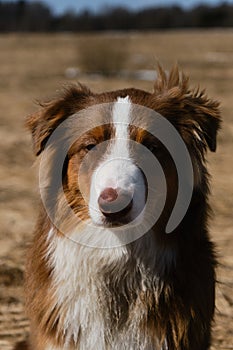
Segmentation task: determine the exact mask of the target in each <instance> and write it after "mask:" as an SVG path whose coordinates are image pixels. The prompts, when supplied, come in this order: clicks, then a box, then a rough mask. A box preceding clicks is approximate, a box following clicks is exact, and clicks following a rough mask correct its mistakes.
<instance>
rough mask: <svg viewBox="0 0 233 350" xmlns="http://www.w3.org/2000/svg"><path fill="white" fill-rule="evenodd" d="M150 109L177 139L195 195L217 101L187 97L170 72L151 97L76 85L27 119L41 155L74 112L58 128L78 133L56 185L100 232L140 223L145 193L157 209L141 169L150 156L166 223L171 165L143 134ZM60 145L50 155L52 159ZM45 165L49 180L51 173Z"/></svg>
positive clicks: (174, 187)
mask: <svg viewBox="0 0 233 350" xmlns="http://www.w3.org/2000/svg"><path fill="white" fill-rule="evenodd" d="M80 111H85V112H84V116H83V115H82V116H79V112H80ZM150 111H152V112H155V113H159V114H160V115H161V116H163V117H164V118H165V119H166V120H167V121H169V123H170V124H171V125H172V126H173V128H174V129H175V130H176V132H178V134H179V135H180V137H181V138H182V140H183V141H184V144H185V145H186V147H187V149H188V152H189V154H190V158H191V161H192V165H193V174H194V190H195V191H197V192H198V191H201V190H202V183H203V177H204V176H205V167H204V165H203V164H204V154H205V151H206V149H207V148H210V149H211V150H212V151H214V150H215V147H216V133H217V130H218V127H219V111H218V103H216V102H213V101H210V100H208V99H207V97H206V96H204V95H203V94H202V93H198V92H194V91H190V90H189V89H188V86H187V80H186V79H185V78H180V77H179V73H178V71H176V70H173V71H172V72H171V74H170V76H165V75H164V73H163V72H162V71H160V75H159V77H158V80H157V82H156V84H155V91H154V93H152V94H150V93H146V92H144V91H141V90H135V89H126V90H120V91H114V92H109V93H103V94H93V93H92V92H90V91H89V90H87V89H86V88H83V87H80V88H72V89H70V90H69V91H68V92H67V93H66V94H65V95H64V97H62V98H60V99H59V100H55V101H53V102H50V103H49V104H47V105H45V106H44V108H43V110H42V111H41V112H39V113H38V114H36V115H33V116H31V117H30V118H29V119H28V122H27V124H28V126H29V127H30V129H31V131H32V134H33V141H34V149H35V152H36V154H37V155H38V154H40V153H41V152H43V151H44V149H45V150H46V147H47V146H46V147H45V145H46V143H47V144H48V143H49V141H48V140H49V139H50V137H51V135H52V133H53V132H54V131H55V130H56V129H57V128H58V127H60V126H61V125H62V123H63V122H64V121H67V120H68V119H69V118H70V117H71V116H73V115H75V114H76V118H73V119H72V120H71V121H69V123H67V125H66V127H65V130H66V132H67V129H69V135H71V138H72V135H73V134H75V131H76V130H79V132H78V137H77V138H75V137H74V139H72V142H70V145H69V147H68V148H67V154H66V157H65V159H64V164H63V169H62V185H63V190H64V192H65V195H66V198H67V201H68V202H69V205H70V206H71V208H72V209H73V210H74V212H75V213H76V215H77V216H79V217H80V218H81V219H82V220H89V219H91V221H92V222H93V223H94V224H95V225H98V226H103V227H115V226H116V227H118V226H122V225H125V224H128V223H130V222H137V220H139V221H142V220H143V211H144V208H145V204H146V202H147V198H148V193H149V192H151V191H152V193H153V198H154V202H155V208H154V209H156V201H157V203H159V201H160V195H161V193H160V192H161V191H162V187H163V184H162V183H160V181H161V179H160V176H157V174H156V171H155V170H154V172H153V171H151V174H150V177H151V178H150V180H148V172H147V173H145V171H144V169H143V166H146V167H147V168H148V167H149V165H150V164H148V159H150V158H148V157H149V153H150V154H151V155H152V156H153V157H155V158H156V159H157V160H158V162H159V164H160V165H161V168H162V170H163V173H164V177H165V179H166V196H165V202H166V204H165V218H166V220H167V218H168V216H169V215H170V214H171V211H172V208H173V206H174V203H175V200H176V196H177V193H178V183H179V179H178V174H177V169H176V164H175V162H174V159H173V157H172V156H171V154H170V152H169V150H168V148H167V147H166V144H163V142H161V140H160V138H159V135H154V134H153V133H152V132H151V131H150V130H151V128H150V127H151V124H153V121H154V120H153V118H156V115H152V116H151V115H150V118H147V116H145V114H151V113H150ZM152 114H153V113H152ZM96 120H97V122H96ZM67 126H68V127H67ZM80 130H81V131H80ZM62 137H63V134H62V136H61V139H62ZM62 143H63V140H61V142H60V143H58V144H59V145H60V146H58V147H57V149H56V150H55V153H54V152H53V154H56V156H58V157H59V147H61V144H62ZM50 146H51V145H50ZM52 146H54V145H52ZM174 147H176V146H175V143H174ZM146 159H147V164H146V165H145V160H146ZM149 162H150V160H149ZM51 164H52V161H51ZM51 166H52V165H51ZM52 167H53V170H52V172H51V173H50V176H51V177H52V176H53V175H52V174H53V173H54V172H56V169H55V166H54V165H53V166H52ZM188 181H189V180H188V179H187V182H188ZM163 190H164V189H163ZM203 190H205V189H203ZM195 191H194V192H195ZM53 195H54V194H53ZM57 196H58V194H57ZM154 209H153V210H154Z"/></svg>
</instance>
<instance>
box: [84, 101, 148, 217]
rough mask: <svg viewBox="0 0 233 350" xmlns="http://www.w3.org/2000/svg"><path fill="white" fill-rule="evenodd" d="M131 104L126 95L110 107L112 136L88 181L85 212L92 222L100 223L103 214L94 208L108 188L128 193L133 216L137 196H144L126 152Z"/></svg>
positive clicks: (138, 175) (138, 200)
mask: <svg viewBox="0 0 233 350" xmlns="http://www.w3.org/2000/svg"><path fill="white" fill-rule="evenodd" d="M131 109H132V103H131V101H130V98H129V97H128V96H127V97H124V98H122V97H118V99H117V101H116V102H115V103H114V105H113V109H112V125H113V129H114V135H113V137H112V139H111V140H109V145H108V150H107V152H106V154H105V156H104V159H103V161H102V162H101V163H100V164H99V166H98V167H97V168H96V169H95V171H94V173H93V176H92V180H91V191H90V200H89V212H90V216H91V218H92V220H93V221H94V222H95V223H98V224H101V222H102V218H103V215H102V213H101V212H100V209H99V207H98V198H99V196H100V194H101V192H102V191H104V190H105V189H106V188H108V187H112V188H115V189H118V190H122V191H125V192H127V193H128V194H130V195H132V197H133V198H134V205H133V207H132V209H131V214H132V216H133V217H136V216H137V213H138V212H139V211H140V210H139V209H141V208H139V203H142V202H143V201H140V198H144V195H145V188H144V187H145V186H144V180H143V177H142V174H141V171H140V169H139V168H138V167H137V166H136V165H135V164H134V161H133V159H132V157H131V154H130V141H131V140H130V131H129V124H130V117H131Z"/></svg>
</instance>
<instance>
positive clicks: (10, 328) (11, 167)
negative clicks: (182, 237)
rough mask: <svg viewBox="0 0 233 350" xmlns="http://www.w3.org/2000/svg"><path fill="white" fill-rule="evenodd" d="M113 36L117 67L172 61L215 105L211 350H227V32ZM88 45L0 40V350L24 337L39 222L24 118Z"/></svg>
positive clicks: (230, 241) (231, 221)
mask: <svg viewBox="0 0 233 350" xmlns="http://www.w3.org/2000/svg"><path fill="white" fill-rule="evenodd" d="M111 35H113V34H108V36H111ZM115 37H116V34H115ZM95 38H98V36H95ZM117 38H118V39H119V40H123V45H125V46H126V47H127V55H128V60H127V62H125V66H124V67H122V69H127V70H130V71H132V72H134V71H135V70H139V69H149V70H153V69H154V68H155V67H156V62H157V61H158V60H159V61H160V62H161V63H162V64H163V66H164V67H165V68H166V69H169V67H171V66H172V64H173V63H174V62H178V63H179V65H180V66H181V67H182V69H183V70H184V71H185V72H186V73H187V74H188V75H189V76H190V80H191V84H192V85H194V86H195V85H198V84H200V85H201V87H203V88H206V89H207V91H208V94H209V95H210V96H212V97H214V98H215V99H218V100H220V101H221V105H222V107H221V109H222V115H223V120H224V124H223V128H222V131H221V133H220V135H219V143H218V149H217V153H216V154H209V169H210V172H211V174H212V196H211V203H212V206H213V209H214V217H213V219H212V222H211V234H212V237H213V239H214V241H215V242H216V244H217V250H218V254H219V259H220V262H221V264H220V266H219V269H218V281H219V284H218V286H217V310H216V320H215V325H214V330H213V346H212V350H218V349H233V289H232V287H233V237H232V229H233V176H232V174H233V160H232V151H233V150H232V145H233V142H232V141H233V112H232V111H233V95H232V92H233V31H213V32H211V31H205V32H203V31H195V32H164V33H146V34H140V33H131V34H118V35H117ZM89 40H92V42H93V36H84V35H82V36H79V35H74V34H69V33H64V34H57V35H1V36H0V51H1V55H0V74H1V79H0V106H1V117H0V118H1V119H0V125H1V129H0V146H1V154H0V176H1V184H0V186H1V191H0V208H1V211H0V227H1V236H0V349H1V350H11V349H12V346H13V343H14V342H15V341H17V340H20V339H23V338H24V337H25V335H26V334H27V332H28V321H27V318H26V317H25V315H24V308H23V300H24V298H23V271H24V263H25V250H26V248H27V245H28V243H29V241H30V239H31V237H32V231H33V226H34V223H35V219H36V216H37V208H38V191H37V180H36V169H35V168H34V167H33V159H34V158H33V155H32V150H31V143H30V135H29V134H28V133H27V132H26V131H25V129H24V126H23V124H24V118H25V116H26V115H27V114H29V113H31V112H33V111H34V110H36V106H35V104H34V101H35V100H36V99H47V98H48V97H51V96H54V95H55V94H56V92H57V90H59V89H61V88H62V86H63V85H64V84H67V83H68V84H69V83H71V82H72V80H71V79H68V78H67V74H65V72H66V70H67V68H68V67H77V68H80V67H79V62H80V52H81V50H82V45H84V43H87V42H88V41H89ZM111 40H112V38H111ZM76 80H79V81H81V82H82V83H84V84H87V85H88V86H90V87H91V88H92V89H93V90H95V91H100V90H102V89H116V88H120V87H122V88H123V87H129V86H135V87H139V88H144V89H148V90H152V85H153V82H151V81H146V80H138V79H136V78H133V75H132V76H131V78H130V75H129V76H127V77H125V78H124V77H117V76H115V77H103V76H100V75H95V76H93V75H92V76H90V75H87V74H84V72H83V73H82V71H80V73H79V75H78V76H77V77H76V78H75V81H76ZM197 350H198V349H197Z"/></svg>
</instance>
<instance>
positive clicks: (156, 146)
mask: <svg viewBox="0 0 233 350" xmlns="http://www.w3.org/2000/svg"><path fill="white" fill-rule="evenodd" d="M147 148H148V150H149V151H151V152H152V153H155V152H157V151H158V150H159V146H158V145H155V144H154V145H153V144H152V145H149V146H147Z"/></svg>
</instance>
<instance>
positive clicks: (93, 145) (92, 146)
mask: <svg viewBox="0 0 233 350" xmlns="http://www.w3.org/2000/svg"><path fill="white" fill-rule="evenodd" d="M95 146H96V144H95V143H90V144H88V145H86V147H85V148H86V150H87V151H88V152H89V151H91V150H93V149H94V148H95Z"/></svg>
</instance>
